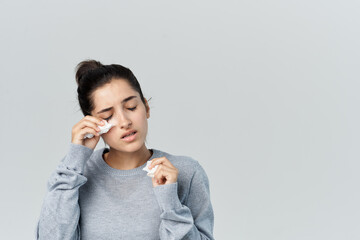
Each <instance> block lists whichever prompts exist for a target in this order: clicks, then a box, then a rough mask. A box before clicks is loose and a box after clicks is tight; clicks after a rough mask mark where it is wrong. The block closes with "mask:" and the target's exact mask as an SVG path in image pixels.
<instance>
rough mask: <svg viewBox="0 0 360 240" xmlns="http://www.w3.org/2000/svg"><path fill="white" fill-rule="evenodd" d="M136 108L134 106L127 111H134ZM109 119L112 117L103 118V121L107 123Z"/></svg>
mask: <svg viewBox="0 0 360 240" xmlns="http://www.w3.org/2000/svg"><path fill="white" fill-rule="evenodd" d="M136 107H137V106H135V107H133V108H128V109H129V110H130V111H135V109H136ZM111 117H112V115H111V116H110V117H108V118H104V120H106V121H109V120H110V118H111Z"/></svg>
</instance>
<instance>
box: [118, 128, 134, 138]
mask: <svg viewBox="0 0 360 240" xmlns="http://www.w3.org/2000/svg"><path fill="white" fill-rule="evenodd" d="M133 132H137V131H136V130H129V131H127V132H126V133H124V134H123V135H121V139H122V138H123V137H124V136H126V135H129V134H130V133H133ZM135 135H136V134H135ZM135 135H134V136H135Z"/></svg>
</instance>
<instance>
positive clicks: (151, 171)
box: [143, 160, 159, 177]
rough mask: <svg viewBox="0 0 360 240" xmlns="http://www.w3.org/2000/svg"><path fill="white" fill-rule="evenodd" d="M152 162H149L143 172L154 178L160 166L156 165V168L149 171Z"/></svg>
mask: <svg viewBox="0 0 360 240" xmlns="http://www.w3.org/2000/svg"><path fill="white" fill-rule="evenodd" d="M151 162H152V160H150V161H147V163H146V167H144V168H143V170H144V171H146V172H148V173H147V175H148V176H149V177H154V173H155V171H156V169H157V168H158V166H159V165H155V167H153V168H152V169H149V166H150V164H151Z"/></svg>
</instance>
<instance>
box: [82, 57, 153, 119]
mask: <svg viewBox="0 0 360 240" xmlns="http://www.w3.org/2000/svg"><path fill="white" fill-rule="evenodd" d="M75 78H76V83H77V85H78V88H77V93H78V100H79V105H80V108H81V111H82V113H83V114H84V116H86V115H91V111H92V110H94V107H95V106H94V102H93V99H92V94H93V92H94V91H95V90H96V89H97V88H99V87H101V86H103V85H105V84H106V83H109V82H110V81H111V80H113V79H118V78H120V79H123V80H125V81H127V82H128V83H129V85H130V86H131V88H132V89H133V90H134V91H136V92H138V93H139V95H140V99H141V101H142V102H143V103H144V105H145V98H144V96H143V93H142V91H141V87H140V84H139V82H138V80H137V79H136V77H135V75H134V74H133V73H132V71H131V70H130V69H129V68H126V67H124V66H121V65H119V64H110V65H103V64H102V63H101V62H99V61H96V60H92V59H89V60H84V61H82V62H80V63H79V64H78V65H77V66H76V74H75ZM145 106H146V105H145Z"/></svg>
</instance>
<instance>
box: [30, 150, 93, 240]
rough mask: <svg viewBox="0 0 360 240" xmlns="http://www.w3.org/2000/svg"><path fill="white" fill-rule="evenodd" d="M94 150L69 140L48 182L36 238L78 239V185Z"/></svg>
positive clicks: (82, 183) (83, 178) (80, 184)
mask: <svg viewBox="0 0 360 240" xmlns="http://www.w3.org/2000/svg"><path fill="white" fill-rule="evenodd" d="M92 152H93V149H91V148H88V147H85V146H83V145H80V144H74V143H70V146H69V150H68V153H67V154H66V156H65V157H64V158H63V159H62V160H61V162H60V164H59V165H58V166H57V168H56V170H55V171H54V172H53V173H52V175H51V176H50V178H49V180H48V183H47V190H48V191H47V193H46V195H45V198H44V200H43V204H42V207H41V213H40V217H39V220H38V222H37V226H36V239H61V240H65V239H71V240H78V239H80V227H79V218H80V207H79V204H78V198H79V188H80V187H81V186H82V185H84V184H85V183H86V181H87V178H86V177H85V176H84V175H83V170H84V166H85V163H86V161H87V159H89V158H90V156H91V154H92Z"/></svg>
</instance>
